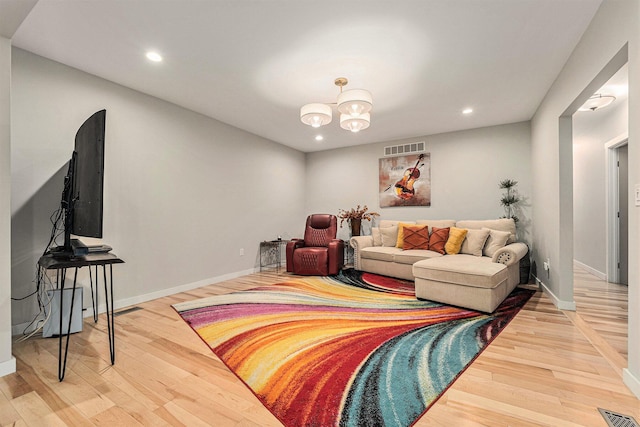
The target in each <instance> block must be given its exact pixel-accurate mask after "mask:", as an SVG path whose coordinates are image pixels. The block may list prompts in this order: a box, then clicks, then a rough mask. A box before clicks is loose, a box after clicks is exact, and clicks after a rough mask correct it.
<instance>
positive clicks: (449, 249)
mask: <svg viewBox="0 0 640 427" xmlns="http://www.w3.org/2000/svg"><path fill="white" fill-rule="evenodd" d="M466 236H467V229H466V228H458V227H451V228H450V229H449V239H447V243H446V244H445V245H444V250H445V252H446V253H447V255H456V254H457V253H459V252H460V248H461V247H462V242H463V241H464V238H465V237H466Z"/></svg>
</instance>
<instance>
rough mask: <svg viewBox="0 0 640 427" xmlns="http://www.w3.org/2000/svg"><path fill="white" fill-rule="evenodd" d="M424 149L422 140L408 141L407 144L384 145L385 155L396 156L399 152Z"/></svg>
mask: <svg viewBox="0 0 640 427" xmlns="http://www.w3.org/2000/svg"><path fill="white" fill-rule="evenodd" d="M423 151H424V141H420V142H409V143H407V144H400V145H390V146H388V147H384V155H385V156H397V155H399V154H412V153H422V152H423Z"/></svg>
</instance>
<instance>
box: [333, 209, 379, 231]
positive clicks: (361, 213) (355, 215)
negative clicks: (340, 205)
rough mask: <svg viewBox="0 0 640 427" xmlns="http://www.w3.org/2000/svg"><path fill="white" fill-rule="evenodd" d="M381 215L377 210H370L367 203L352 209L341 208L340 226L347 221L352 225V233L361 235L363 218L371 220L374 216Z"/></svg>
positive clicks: (339, 211) (339, 215) (339, 214)
mask: <svg viewBox="0 0 640 427" xmlns="http://www.w3.org/2000/svg"><path fill="white" fill-rule="evenodd" d="M376 216H380V214H379V213H377V212H369V208H368V207H367V205H364V206H362V207H360V205H358V206H357V207H356V208H351V209H350V210H348V211H347V210H344V209H340V210H338V218H340V227H342V223H344V222H345V221H347V222H348V223H349V224H350V225H351V235H352V236H359V235H360V226H361V225H362V220H365V221H371V220H372V219H373V217H376Z"/></svg>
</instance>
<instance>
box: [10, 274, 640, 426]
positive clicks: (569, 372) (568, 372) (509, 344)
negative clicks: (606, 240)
mask: <svg viewBox="0 0 640 427" xmlns="http://www.w3.org/2000/svg"><path fill="white" fill-rule="evenodd" d="M286 277H287V275H286V274H281V275H280V276H278V275H276V274H274V273H256V274H252V275H249V276H245V277H241V278H238V279H234V280H230V281H226V282H223V283H218V284H216V285H210V286H207V287H204V288H200V289H197V290H194V291H191V292H185V293H181V294H177V295H173V296H170V297H165V298H161V299H158V300H155V301H151V302H147V303H144V304H140V305H138V307H140V308H141V309H140V310H136V311H130V312H126V313H124V314H122V315H120V316H117V317H116V352H117V355H116V364H115V366H111V365H110V364H109V362H108V341H107V335H106V322H105V318H104V316H102V317H101V318H100V321H99V323H98V324H94V323H93V321H92V320H89V319H86V320H85V323H84V330H83V332H81V333H79V334H75V335H73V336H72V338H71V343H70V350H69V351H70V353H69V360H68V367H67V374H66V378H65V380H64V381H63V382H62V383H60V382H58V380H57V340H56V339H42V338H33V339H31V340H29V341H27V342H24V343H16V344H15V345H14V355H15V356H16V359H17V365H18V371H17V373H15V374H12V375H8V376H5V377H2V378H0V425H2V426H6V425H15V426H64V425H70V426H116V425H117V426H129V425H149V426H166V425H170V426H244V427H251V426H280V425H281V424H280V423H279V422H278V421H277V420H276V419H275V418H274V417H273V416H272V415H271V414H270V413H269V411H267V410H266V409H265V408H264V407H263V406H262V405H261V404H260V403H259V402H258V400H257V399H256V398H255V397H254V396H253V394H252V393H251V392H250V391H249V390H248V389H247V388H246V387H245V386H244V385H243V384H242V383H241V382H240V381H239V380H238V379H237V378H236V377H235V376H234V375H233V374H232V373H230V372H229V371H228V370H227V368H226V367H225V366H224V365H223V364H222V363H221V362H220V361H219V360H218V359H217V358H216V357H215V356H214V355H213V354H212V353H211V351H210V350H209V349H208V348H207V347H206V345H205V344H204V343H203V342H202V341H200V339H199V338H198V337H197V336H196V334H195V333H194V332H192V331H191V329H190V328H189V327H188V326H187V325H186V324H185V323H184V322H183V321H182V319H181V318H180V317H178V315H177V314H176V313H175V311H174V310H173V309H172V308H171V304H173V303H176V302H179V301H185V300H191V299H195V298H200V297H204V296H207V295H213V294H221V293H227V292H232V291H235V290H241V289H247V288H251V287H254V286H257V285H263V284H268V283H274V282H277V281H280V280H282V279H283V278H286ZM587 279H588V278H587ZM585 281H586V282H590V281H589V280H585ZM591 284H593V283H591ZM576 288H577V289H578V288H579V286H576ZM580 289H582V288H580ZM602 292H605V293H606V292H608V291H602V290H596V289H590V288H585V289H584V291H582V290H580V291H577V293H576V300H577V301H578V311H577V312H576V313H564V312H561V311H558V310H556V309H555V307H554V306H553V304H552V303H551V302H550V300H549V299H548V298H547V297H546V296H544V295H543V294H542V293H540V292H537V293H536V295H534V297H533V298H532V299H531V300H530V301H529V302H528V303H527V305H526V306H525V307H524V309H523V310H522V311H521V312H520V313H519V314H518V315H517V316H516V318H515V319H514V320H513V321H512V322H511V323H510V324H509V325H508V326H507V327H506V329H505V330H504V331H503V332H502V333H501V334H500V335H499V336H498V337H497V339H496V340H495V341H494V342H493V343H492V344H491V345H490V346H489V347H488V349H487V350H485V351H484V352H483V353H482V354H481V355H480V356H479V357H478V359H476V361H474V362H473V364H472V365H471V367H470V368H469V369H467V371H465V372H464V373H463V374H462V375H461V377H460V378H459V379H458V380H457V381H456V382H455V383H454V384H453V386H452V387H451V388H450V389H449V390H448V391H447V392H446V393H445V394H444V395H443V397H441V398H440V400H439V401H438V402H436V403H435V404H434V406H433V407H432V408H431V409H430V410H429V411H428V412H427V414H426V415H425V416H423V417H422V419H420V420H419V421H418V423H417V424H416V426H447V427H450V426H456V427H457V426H490V427H500V426H505V427H506V426H553V427H557V426H600V427H605V426H606V423H605V422H604V420H603V418H602V417H601V415H600V414H599V412H598V411H597V408H598V407H601V408H605V409H609V410H612V411H615V412H620V413H623V414H627V415H631V416H633V417H635V419H636V420H639V421H640V401H639V400H638V399H636V398H635V397H634V396H633V395H632V394H631V393H630V392H629V390H628V389H627V388H626V387H625V386H624V384H623V382H622V378H621V368H622V367H624V366H626V362H624V357H625V356H624V355H623V354H621V353H623V352H624V351H626V350H625V349H626V344H623V341H625V338H624V337H623V336H622V334H621V332H620V331H622V330H624V327H623V326H621V325H622V323H624V322H626V317H625V316H624V315H623V314H622V312H624V313H626V308H624V309H623V307H626V303H625V302H624V301H623V298H622V295H621V293H618V292H613V295H615V297H612V298H611V299H612V300H617V301H618V302H619V310H618V311H619V313H618V314H611V315H609V314H607V315H606V316H603V315H602V314H601V310H600V309H599V308H596V306H595V305H594V300H598V301H600V300H601V299H602V295H603V293H602ZM116 297H117V292H116ZM613 305H614V306H615V305H618V303H615V304H613ZM598 333H602V334H603V335H599V334H598ZM603 354H604V356H603ZM616 354H617V358H616ZM620 359H622V362H621V361H620ZM620 363H622V364H623V365H622V366H619V364H620Z"/></svg>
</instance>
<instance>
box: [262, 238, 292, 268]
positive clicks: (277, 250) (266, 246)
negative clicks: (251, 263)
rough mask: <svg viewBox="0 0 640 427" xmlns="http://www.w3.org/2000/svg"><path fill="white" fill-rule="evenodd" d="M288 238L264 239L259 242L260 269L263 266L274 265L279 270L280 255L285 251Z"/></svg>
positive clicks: (280, 263) (280, 264)
mask: <svg viewBox="0 0 640 427" xmlns="http://www.w3.org/2000/svg"><path fill="white" fill-rule="evenodd" d="M288 242H289V241H288V240H282V239H279V240H265V241H262V242H260V271H262V269H263V268H267V267H271V268H273V267H275V268H276V271H277V272H280V267H281V266H282V255H283V254H284V253H285V249H283V248H286V247H287V243H288Z"/></svg>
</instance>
